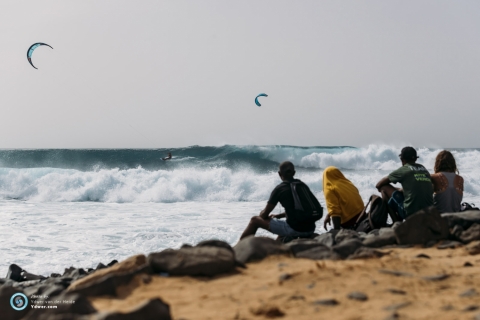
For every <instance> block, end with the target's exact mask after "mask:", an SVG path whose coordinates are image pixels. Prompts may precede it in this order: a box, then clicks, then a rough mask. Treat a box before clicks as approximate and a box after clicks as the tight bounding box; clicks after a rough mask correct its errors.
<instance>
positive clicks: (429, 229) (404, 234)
mask: <svg viewBox="0 0 480 320" xmlns="http://www.w3.org/2000/svg"><path fill="white" fill-rule="evenodd" d="M394 232H395V236H396V238H397V243H398V244H426V243H428V242H429V241H438V240H446V239H447V238H448V236H449V228H448V223H447V221H446V220H445V219H444V218H442V216H440V214H439V213H438V211H437V209H435V207H429V208H427V209H425V210H421V211H419V212H417V213H415V214H413V215H411V216H410V217H408V218H407V219H406V220H405V221H404V222H403V223H402V224H401V225H399V226H398V227H397V228H396V229H395V230H394Z"/></svg>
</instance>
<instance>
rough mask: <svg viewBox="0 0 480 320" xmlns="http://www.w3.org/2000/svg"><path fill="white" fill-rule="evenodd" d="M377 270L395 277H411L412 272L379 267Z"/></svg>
mask: <svg viewBox="0 0 480 320" xmlns="http://www.w3.org/2000/svg"><path fill="white" fill-rule="evenodd" d="M378 272H380V273H383V274H389V275H392V276H396V277H411V276H412V274H411V273H408V272H403V271H397V270H388V269H380V270H378Z"/></svg>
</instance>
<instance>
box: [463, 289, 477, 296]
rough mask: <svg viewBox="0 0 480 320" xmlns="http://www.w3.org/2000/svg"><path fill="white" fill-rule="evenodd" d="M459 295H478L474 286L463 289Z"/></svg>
mask: <svg viewBox="0 0 480 320" xmlns="http://www.w3.org/2000/svg"><path fill="white" fill-rule="evenodd" d="M459 296H460V297H475V296H478V292H477V290H475V289H474V288H472V289H468V290H466V291H463V292H462V293H460V294H459Z"/></svg>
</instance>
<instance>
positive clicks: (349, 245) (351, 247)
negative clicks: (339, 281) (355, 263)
mask: <svg viewBox="0 0 480 320" xmlns="http://www.w3.org/2000/svg"><path fill="white" fill-rule="evenodd" d="M362 245H363V243H362V241H360V240H359V239H349V240H343V241H342V243H340V244H336V245H334V246H333V248H332V249H333V251H334V252H336V253H337V254H338V255H339V256H341V257H342V258H343V259H345V258H346V257H348V256H349V255H351V254H353V253H354V252H355V251H357V249H358V248H360V247H361V246H362Z"/></svg>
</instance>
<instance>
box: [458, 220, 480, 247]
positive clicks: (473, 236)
mask: <svg viewBox="0 0 480 320" xmlns="http://www.w3.org/2000/svg"><path fill="white" fill-rule="evenodd" d="M460 240H461V241H462V242H463V243H469V242H472V241H474V240H480V224H478V223H474V224H472V226H471V227H470V228H468V229H467V230H465V231H463V232H462V233H461V234H460Z"/></svg>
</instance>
